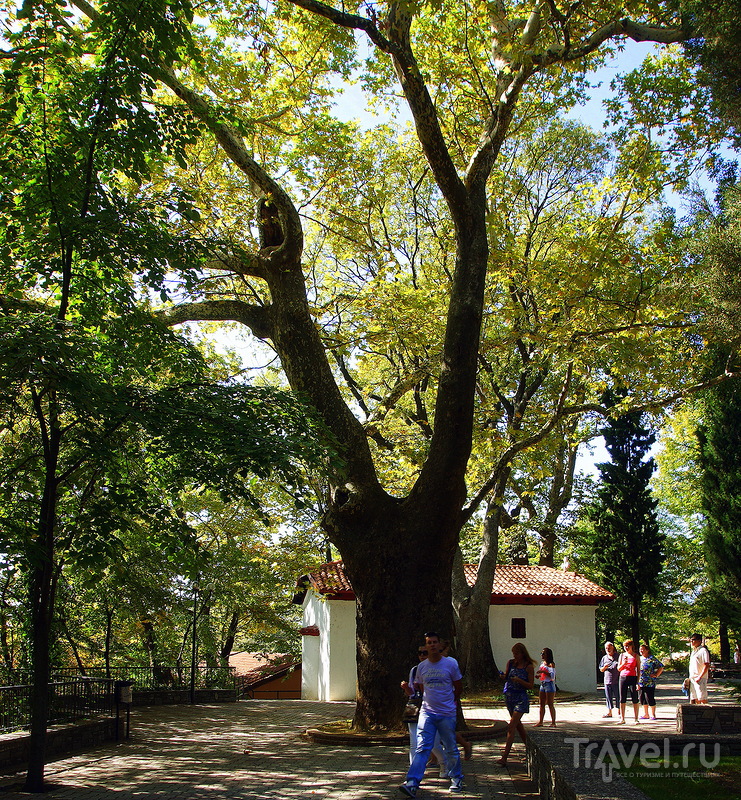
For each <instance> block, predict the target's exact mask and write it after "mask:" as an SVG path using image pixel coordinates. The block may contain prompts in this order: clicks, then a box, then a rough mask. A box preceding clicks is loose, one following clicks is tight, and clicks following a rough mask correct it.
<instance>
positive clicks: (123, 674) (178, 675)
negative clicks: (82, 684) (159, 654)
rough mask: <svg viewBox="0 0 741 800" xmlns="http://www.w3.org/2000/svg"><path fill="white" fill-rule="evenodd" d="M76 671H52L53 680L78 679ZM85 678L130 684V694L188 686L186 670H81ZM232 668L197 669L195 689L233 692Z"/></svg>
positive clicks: (71, 669) (186, 687)
mask: <svg viewBox="0 0 741 800" xmlns="http://www.w3.org/2000/svg"><path fill="white" fill-rule="evenodd" d="M79 674H80V672H79V670H77V669H75V668H73V667H71V668H69V669H57V670H54V677H55V678H64V679H66V678H68V677H73V676H76V675H79ZM85 674H86V675H87V676H89V677H95V678H111V679H113V680H117V681H122V680H123V681H133V682H134V691H136V690H137V689H138V690H142V689H188V688H190V685H191V673H190V670H189V669H183V670H178V669H175V668H173V667H157V668H156V669H152V668H151V667H121V668H112V669H110V670H106V669H105V668H104V667H94V668H90V669H86V670H85ZM234 681H235V670H234V667H206V666H204V665H199V666H198V667H197V668H196V670H195V688H196V689H234V687H235V683H234Z"/></svg>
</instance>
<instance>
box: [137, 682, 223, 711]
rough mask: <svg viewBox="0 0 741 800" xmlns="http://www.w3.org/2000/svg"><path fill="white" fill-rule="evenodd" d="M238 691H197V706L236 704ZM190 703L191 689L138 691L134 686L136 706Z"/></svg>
mask: <svg viewBox="0 0 741 800" xmlns="http://www.w3.org/2000/svg"><path fill="white" fill-rule="evenodd" d="M236 702H237V690H236V689H196V704H197V705H203V704H206V703H236ZM188 703H190V689H137V688H136V686H134V691H133V702H132V705H134V706H182V705H188Z"/></svg>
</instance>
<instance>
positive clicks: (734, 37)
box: [680, 0, 741, 145]
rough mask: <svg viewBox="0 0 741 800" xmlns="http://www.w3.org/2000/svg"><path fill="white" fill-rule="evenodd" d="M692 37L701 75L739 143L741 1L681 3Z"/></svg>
mask: <svg viewBox="0 0 741 800" xmlns="http://www.w3.org/2000/svg"><path fill="white" fill-rule="evenodd" d="M680 7H681V8H682V12H683V13H684V15H685V17H686V20H687V24H688V27H689V28H690V30H691V31H692V38H690V39H689V40H688V41H687V43H686V44H685V51H686V52H687V54H688V55H689V57H690V59H691V60H692V61H693V62H694V63H695V64H697V65H698V66H699V78H700V80H701V81H702V82H703V83H704V84H705V85H707V86H708V87H709V88H710V90H711V93H712V99H713V104H714V106H715V110H716V113H717V114H718V115H719V116H720V117H721V118H722V119H723V120H725V121H726V122H727V123H728V124H729V125H730V126H731V130H732V133H733V136H734V139H735V144H736V145H738V143H739V142H740V141H741V114H740V113H739V103H738V95H739V87H741V55H740V54H739V49H738V42H739V40H741V4H740V3H739V2H738V0H712V2H699V1H698V0H683V2H681V3H680Z"/></svg>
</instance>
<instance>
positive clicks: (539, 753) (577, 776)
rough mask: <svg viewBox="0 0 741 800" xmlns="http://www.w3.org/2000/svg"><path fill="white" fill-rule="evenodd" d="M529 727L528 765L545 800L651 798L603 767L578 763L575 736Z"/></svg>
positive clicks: (628, 799)
mask: <svg viewBox="0 0 741 800" xmlns="http://www.w3.org/2000/svg"><path fill="white" fill-rule="evenodd" d="M541 736H542V734H539V733H538V732H537V731H535V730H533V729H532V728H528V736H527V741H526V751H527V767H528V773H529V775H530V778H531V779H532V780H534V781H535V782H536V784H537V785H538V793H539V795H540V798H541V800H616V798H619V799H620V800H648V798H647V797H646V795H645V794H644V793H643V792H641V791H640V790H639V789H636V788H635V786H633V785H632V784H630V783H628V781H626V780H624V779H623V778H621V777H620V776H619V775H612V776H611V779H610V780H605V779H604V775H603V772H602V770H599V769H587V768H586V767H585V766H584V764H583V762H582V760H581V759H579V761H578V763H576V764H575V763H574V745H573V743H572V742H570V741H569V739H570V738H571V737H568V736H567V737H565V738H564V739H563V740H562V739H557V738H556V737H554V736H549V735H548V734H545V736H544V737H543V739H542V745H541V744H540V743H539V741H538V740H539V739H540V738H541Z"/></svg>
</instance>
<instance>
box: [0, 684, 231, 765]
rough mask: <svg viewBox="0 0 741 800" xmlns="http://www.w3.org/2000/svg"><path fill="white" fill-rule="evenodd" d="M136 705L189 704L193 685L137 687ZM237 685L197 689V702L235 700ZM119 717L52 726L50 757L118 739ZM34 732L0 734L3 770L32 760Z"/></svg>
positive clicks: (122, 712)
mask: <svg viewBox="0 0 741 800" xmlns="http://www.w3.org/2000/svg"><path fill="white" fill-rule="evenodd" d="M133 698H134V701H133V703H132V705H134V706H161V705H187V704H188V703H190V690H189V689H156V690H150V691H147V690H144V689H142V690H140V691H136V687H134V694H133ZM236 701H237V692H236V689H196V703H197V704H199V705H203V704H207V703H235V702H236ZM119 732H120V738H123V737H124V736H125V734H126V707H125V706H122V707H121V710H120V720H119ZM116 738H117V735H116V718H115V717H110V718H109V717H106V718H104V719H97V720H85V721H83V722H77V723H72V724H70V725H64V726H61V725H60V726H57V727H54V726H53V727H51V728H49V730H48V731H47V734H46V743H47V744H46V747H47V755H48V757H49V760H54V759H55V758H57V757H59V756H64V755H67V754H68V753H74V752H76V751H80V750H88V749H90V748H93V747H95V746H97V745H99V744H102V743H103V742H111V741H115V740H116ZM29 740H30V736H29V735H28V734H27V733H24V732H22V731H20V732H16V733H6V734H2V735H0V771H6V772H7V771H8V770H9V769H11V768H13V767H16V768H17V767H19V766H22V765H25V764H27V763H28V748H29Z"/></svg>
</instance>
